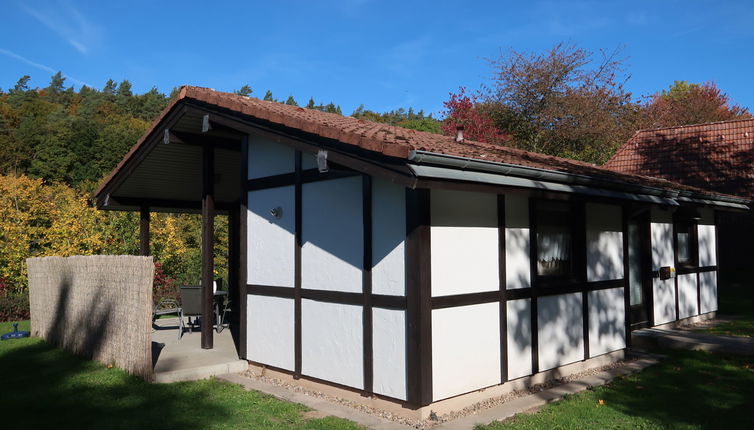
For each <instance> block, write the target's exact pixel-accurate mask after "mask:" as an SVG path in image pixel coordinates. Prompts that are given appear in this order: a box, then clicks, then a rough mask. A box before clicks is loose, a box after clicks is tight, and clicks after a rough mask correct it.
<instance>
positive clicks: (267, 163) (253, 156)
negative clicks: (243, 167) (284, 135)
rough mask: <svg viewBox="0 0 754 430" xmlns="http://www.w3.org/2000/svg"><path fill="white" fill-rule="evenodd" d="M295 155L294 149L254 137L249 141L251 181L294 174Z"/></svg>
mask: <svg viewBox="0 0 754 430" xmlns="http://www.w3.org/2000/svg"><path fill="white" fill-rule="evenodd" d="M295 154H296V151H294V149H293V148H290V147H288V146H285V145H282V144H280V143H276V142H272V141H270V140H266V139H263V138H260V137H254V136H252V137H251V138H250V139H249V179H255V178H264V177H267V176H274V175H280V174H283V173H291V172H293V171H294V170H295V168H296V165H295V164H296V158H295Z"/></svg>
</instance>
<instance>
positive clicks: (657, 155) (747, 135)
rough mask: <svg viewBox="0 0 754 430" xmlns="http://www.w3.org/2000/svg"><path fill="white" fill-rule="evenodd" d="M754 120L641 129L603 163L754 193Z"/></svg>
mask: <svg viewBox="0 0 754 430" xmlns="http://www.w3.org/2000/svg"><path fill="white" fill-rule="evenodd" d="M753 163H754V119H741V120H734V121H721V122H712V123H707V124H695V125H686V126H679V127H669V128H659V129H653V130H640V131H638V132H636V134H634V136H633V137H632V138H631V139H629V141H628V142H626V143H625V144H624V145H623V146H622V147H621V148H620V149H618V152H616V154H615V155H614V156H613V157H612V158H611V159H610V160H609V161H608V162H607V163H605V165H604V167H607V168H609V169H612V170H615V171H617V172H622V173H631V174H639V175H646V176H655V177H658V178H664V179H667V180H670V181H675V182H680V183H682V184H686V185H690V186H693V187H698V188H703V189H707V190H710V191H714V192H718V193H725V194H732V195H738V196H742V197H746V198H751V197H752V196H754V169H753V168H754V164H753Z"/></svg>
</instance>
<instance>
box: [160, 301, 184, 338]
mask: <svg viewBox="0 0 754 430" xmlns="http://www.w3.org/2000/svg"><path fill="white" fill-rule="evenodd" d="M170 314H175V315H176V316H177V317H178V328H179V331H178V339H180V338H181V335H182V334H183V310H182V309H181V305H180V304H178V300H176V299H170V298H167V297H163V298H161V299H160V300H158V301H157V303H155V305H154V307H153V308H152V325H154V322H155V321H156V320H157V317H159V316H162V315H170Z"/></svg>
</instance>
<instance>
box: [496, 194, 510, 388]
mask: <svg viewBox="0 0 754 430" xmlns="http://www.w3.org/2000/svg"><path fill="white" fill-rule="evenodd" d="M497 244H498V246H497V253H498V254H497V261H498V286H499V290H500V299H499V300H500V310H499V312H500V314H499V316H500V383H501V384H503V383H505V382H506V381H508V301H507V300H506V294H505V291H506V290H507V288H508V285H507V280H506V263H505V261H506V260H505V195H503V194H498V195H497Z"/></svg>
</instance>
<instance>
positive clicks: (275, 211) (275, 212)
mask: <svg viewBox="0 0 754 430" xmlns="http://www.w3.org/2000/svg"><path fill="white" fill-rule="evenodd" d="M270 215H272V217H273V218H275V219H280V218H282V217H283V208H281V207H280V206H278V207H276V208H272V209H270Z"/></svg>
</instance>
